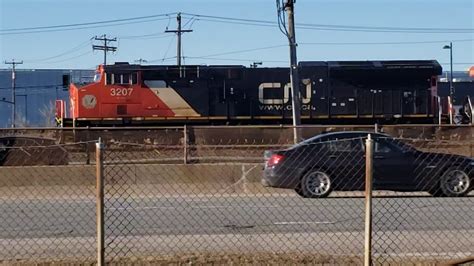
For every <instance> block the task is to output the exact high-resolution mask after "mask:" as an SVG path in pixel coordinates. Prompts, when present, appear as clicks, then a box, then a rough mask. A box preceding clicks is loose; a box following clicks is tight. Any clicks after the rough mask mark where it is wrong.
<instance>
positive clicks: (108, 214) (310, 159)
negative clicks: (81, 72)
mask: <svg viewBox="0 0 474 266" xmlns="http://www.w3.org/2000/svg"><path fill="white" fill-rule="evenodd" d="M300 130H301V131H300V133H301V136H302V137H303V138H304V139H306V141H305V142H303V143H301V144H299V145H296V146H295V145H294V143H292V142H293V135H292V133H293V130H292V128H286V127H185V128H160V129H153V128H147V129H116V130H112V129H108V130H106V131H104V130H85V129H83V130H76V131H75V132H73V131H72V130H70V131H69V130H65V131H62V132H61V131H57V130H54V131H51V132H47V131H44V130H43V131H41V132H40V134H38V133H37V132H32V131H28V130H23V131H22V130H17V131H11V130H8V131H7V130H5V131H3V132H2V131H0V142H1V143H2V146H0V159H1V162H2V165H3V166H1V167H0V178H1V179H0V181H1V184H0V185H1V189H2V191H3V192H4V193H2V195H3V196H2V197H1V198H0V206H1V207H2V208H4V210H3V211H2V212H0V221H2V222H1V223H0V227H1V229H2V230H1V232H3V233H2V234H3V235H2V237H1V242H0V243H1V244H0V245H2V247H1V248H0V250H2V252H0V259H2V260H3V261H6V262H8V261H18V260H25V261H34V262H38V261H81V262H84V261H95V260H96V259H97V257H96V256H97V244H96V243H97V231H96V226H97V224H96V221H97V220H96V219H97V217H96V214H97V212H96V211H97V210H96V202H97V199H96V187H95V185H96V181H97V179H96V177H97V176H96V160H95V158H96V157H95V145H94V144H95V143H96V142H97V139H98V138H99V137H100V138H101V139H102V142H103V143H104V144H105V147H104V149H103V151H102V160H101V161H100V165H102V167H103V176H102V177H103V181H104V191H103V192H104V197H103V203H104V213H103V221H104V224H103V225H104V232H103V236H104V240H105V241H104V255H105V256H104V258H105V261H106V262H109V263H131V262H146V263H152V264H153V263H158V264H159V263H193V262H196V263H216V264H229V263H252V264H259V263H275V264H283V263H284V264H315V263H333V264H362V263H363V258H364V237H365V235H364V226H365V222H366V220H365V218H364V217H365V199H364V195H365V194H364V188H365V177H366V165H365V161H366V157H365V154H366V150H365V139H366V138H367V133H369V132H370V133H374V132H375V131H378V132H381V131H382V132H384V133H386V134H387V135H377V134H372V137H373V139H374V152H373V160H372V162H373V187H374V191H373V200H372V233H371V236H372V245H371V248H372V250H371V251H372V259H373V263H374V264H392V263H394V264H397V263H399V264H407V263H408V264H416V263H421V264H423V263H426V264H430V263H447V262H451V261H453V260H457V259H463V258H469V257H472V256H474V253H473V250H472V247H473V246H474V242H473V239H474V202H473V199H474V197H473V193H472V192H470V189H471V188H472V187H473V185H472V178H473V176H474V171H472V169H473V168H474V166H473V165H472V157H473V151H474V149H473V144H474V128H472V127H428V126H384V127H380V126H379V127H373V126H370V127H365V126H345V127H341V126H339V127H303V128H301V129H300ZM343 131H346V133H343V134H340V133H332V134H326V135H324V136H325V137H317V138H311V137H312V136H316V135H318V134H321V133H327V132H343ZM358 131H364V132H363V133H357V132H358ZM15 136H16V137H15ZM58 143H60V144H58Z"/></svg>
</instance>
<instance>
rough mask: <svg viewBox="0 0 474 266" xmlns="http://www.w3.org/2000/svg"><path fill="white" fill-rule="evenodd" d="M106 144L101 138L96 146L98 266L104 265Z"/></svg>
mask: <svg viewBox="0 0 474 266" xmlns="http://www.w3.org/2000/svg"><path fill="white" fill-rule="evenodd" d="M103 151H104V144H103V143H102V140H101V139H100V138H99V140H98V142H97V143H96V144H95V156H96V160H95V161H96V197H97V198H96V212H97V213H96V215H97V221H96V222H97V224H96V225H97V265H98V266H103V265H104V251H105V250H104V241H105V237H104V155H103V153H102V152H103Z"/></svg>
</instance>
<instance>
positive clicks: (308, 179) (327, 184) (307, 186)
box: [295, 170, 333, 198]
mask: <svg viewBox="0 0 474 266" xmlns="http://www.w3.org/2000/svg"><path fill="white" fill-rule="evenodd" d="M332 189H333V184H332V179H331V177H330V176H329V175H328V174H327V173H326V172H324V171H321V170H316V171H310V172H308V173H306V174H305V175H304V176H303V178H302V179H301V182H300V184H299V187H298V188H296V189H295V191H296V193H298V194H299V195H300V196H302V197H304V198H325V197H327V196H328V195H329V194H330V193H331V191H332Z"/></svg>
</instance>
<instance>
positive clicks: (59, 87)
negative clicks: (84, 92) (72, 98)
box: [0, 69, 94, 127]
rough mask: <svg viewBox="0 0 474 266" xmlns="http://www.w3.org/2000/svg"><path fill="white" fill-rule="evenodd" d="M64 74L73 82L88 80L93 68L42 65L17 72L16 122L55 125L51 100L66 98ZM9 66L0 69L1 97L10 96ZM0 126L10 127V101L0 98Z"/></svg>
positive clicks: (52, 101) (30, 124) (18, 124)
mask: <svg viewBox="0 0 474 266" xmlns="http://www.w3.org/2000/svg"><path fill="white" fill-rule="evenodd" d="M63 75H70V81H71V82H74V83H83V82H90V81H92V79H93V75H94V71H93V70H65V69H41V70H38V69H36V70H34V69H33V70H24V69H19V70H17V72H16V95H17V97H16V103H17V104H16V108H15V109H16V116H17V119H16V120H17V122H16V124H17V126H48V125H54V124H53V123H54V101H55V100H56V99H63V100H66V99H68V97H69V93H68V88H67V87H63ZM11 77H12V74H11V70H10V69H0V100H1V99H3V98H5V100H7V101H11V100H12V88H11V87H12V81H11ZM0 114H1V115H0V127H10V126H11V119H12V105H11V104H8V103H5V102H0Z"/></svg>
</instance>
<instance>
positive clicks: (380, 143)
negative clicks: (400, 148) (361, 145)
mask: <svg viewBox="0 0 474 266" xmlns="http://www.w3.org/2000/svg"><path fill="white" fill-rule="evenodd" d="M374 144H375V147H374V152H376V153H390V152H392V151H393V149H392V148H391V147H390V145H389V144H388V143H387V141H385V140H381V139H376V140H375V141H374Z"/></svg>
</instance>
